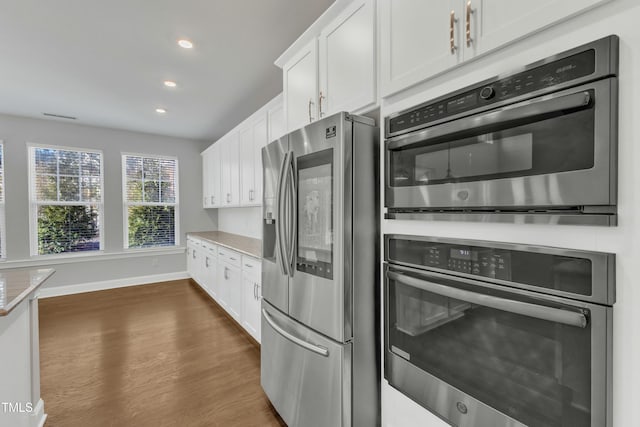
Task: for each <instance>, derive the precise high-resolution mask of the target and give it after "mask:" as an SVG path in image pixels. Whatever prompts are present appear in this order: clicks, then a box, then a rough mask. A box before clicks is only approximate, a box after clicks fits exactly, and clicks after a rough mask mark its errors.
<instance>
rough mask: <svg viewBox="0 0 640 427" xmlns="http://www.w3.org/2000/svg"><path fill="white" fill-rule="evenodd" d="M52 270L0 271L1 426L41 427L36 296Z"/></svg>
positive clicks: (21, 269)
mask: <svg viewBox="0 0 640 427" xmlns="http://www.w3.org/2000/svg"><path fill="white" fill-rule="evenodd" d="M54 271H55V270H53V269H52V268H20V269H6V270H0V426H3V427H4V426H11V427H40V426H42V425H43V424H44V421H45V419H46V417H47V416H46V414H45V412H44V402H43V401H42V399H41V398H40V348H39V347H40V343H39V329H38V326H39V323H38V297H37V292H38V290H39V288H40V286H41V285H42V284H43V283H44V282H45V281H46V280H47V279H48V278H49V277H50V276H51V275H52V274H53V273H54Z"/></svg>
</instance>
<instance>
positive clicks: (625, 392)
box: [382, 0, 640, 427]
mask: <svg viewBox="0 0 640 427" xmlns="http://www.w3.org/2000/svg"><path fill="white" fill-rule="evenodd" d="M638 22H640V4H639V3H638V2H637V1H636V0H615V1H613V2H611V3H610V4H607V5H605V6H603V7H600V8H597V9H594V10H592V11H590V12H588V13H586V14H584V15H581V16H579V17H576V18H574V19H572V20H571V21H569V22H565V23H562V24H560V25H558V26H555V27H552V28H550V29H547V30H545V31H543V32H541V33H538V34H536V35H535V36H532V37H529V38H527V39H526V40H522V41H520V42H517V43H515V44H514V45H511V46H508V47H506V48H504V49H501V50H500V51H498V52H495V53H493V54H490V55H488V56H486V57H484V58H481V59H479V60H477V61H474V62H472V63H469V64H466V65H464V66H462V67H460V68H457V69H455V70H453V71H451V72H448V73H446V74H445V75H443V76H440V77H438V78H435V79H433V80H431V81H429V82H427V83H424V84H422V85H420V86H418V87H415V88H412V89H410V90H407V91H405V92H404V93H401V94H398V95H395V96H394V97H392V98H391V99H388V100H387V101H386V102H384V103H383V106H382V116H383V117H384V116H386V115H388V114H390V113H392V112H395V111H399V110H402V109H404V108H408V107H411V106H412V105H415V104H418V103H421V102H425V101H427V100H429V99H432V98H435V97H438V96H441V95H444V94H446V93H447V92H450V91H452V90H454V89H457V88H460V87H464V86H467V85H470V84H473V83H476V82H478V81H481V80H484V79H487V78H490V77H492V76H494V75H497V74H500V73H504V72H509V71H510V70H513V69H515V68H517V67H520V66H522V65H524V64H528V63H530V62H533V61H536V60H539V59H542V58H545V57H547V56H549V55H551V54H554V53H557V52H561V51H563V50H566V49H570V48H573V47H576V46H578V45H580V44H583V43H587V42H590V41H593V40H595V39H598V38H601V37H604V36H607V35H610V34H618V35H619V36H620V77H619V83H620V122H619V162H618V165H619V175H618V176H619V190H618V197H619V209H618V211H619V225H618V226H617V227H578V226H558V225H516V224H478V223H454V222H427V221H399V220H396V221H393V220H383V221H382V232H383V233H405V234H417V235H425V236H443V237H457V238H468V239H480V240H493V241H508V242H516V243H529V244H538V245H547V246H558V247H564V248H576V249H585V250H594V251H604V252H614V253H616V255H617V260H616V262H617V271H616V273H617V302H616V304H615V305H614V325H613V335H614V336H613V340H614V344H613V346H614V348H613V425H614V426H616V427H628V426H636V425H640V424H639V421H638V419H639V418H640V417H639V415H638V412H637V406H638V397H639V394H638V384H640V363H639V361H640V335H639V334H638V332H637V328H638V325H640V310H639V309H638V307H639V306H640V284H639V283H638V277H640V262H639V260H640V246H639V244H638V242H640V215H639V214H638V212H640V197H638V196H637V194H638V189H637V188H638V184H639V183H640V168H639V167H638V164H640V149H639V148H638V144H639V143H640V141H639V137H640V120H639V118H640V25H638ZM383 420H384V422H383V425H384V426H389V427H391V426H393V427H415V426H422V427H444V426H446V425H447V424H446V423H445V422H443V421H442V420H440V419H438V418H437V417H435V416H434V415H432V414H431V413H429V412H428V411H427V410H425V409H423V408H422V407H420V406H419V405H417V404H415V403H414V402H412V401H411V400H409V399H408V398H406V397H405V396H404V395H402V394H400V393H399V392H398V391H396V390H395V389H393V388H391V387H390V386H389V385H388V383H387V382H386V381H384V380H383Z"/></svg>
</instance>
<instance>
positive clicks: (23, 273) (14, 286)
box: [0, 268, 55, 316]
mask: <svg viewBox="0 0 640 427" xmlns="http://www.w3.org/2000/svg"><path fill="white" fill-rule="evenodd" d="M54 271H55V270H54V269H53V268H16V269H7V270H0V316H7V315H8V314H9V313H10V312H11V310H13V309H14V308H16V307H17V306H18V304H20V303H21V302H22V301H23V300H24V299H25V298H27V297H28V296H29V295H30V294H31V293H33V292H34V291H35V290H36V289H38V288H39V287H40V285H42V284H43V283H44V282H45V280H47V279H48V278H49V277H51V275H52V274H53V273H54Z"/></svg>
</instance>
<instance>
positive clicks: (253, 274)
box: [242, 256, 262, 342]
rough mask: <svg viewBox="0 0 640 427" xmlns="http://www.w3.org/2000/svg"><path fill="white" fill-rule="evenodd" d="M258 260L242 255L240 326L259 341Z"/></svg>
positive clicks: (259, 284) (259, 266)
mask: <svg viewBox="0 0 640 427" xmlns="http://www.w3.org/2000/svg"><path fill="white" fill-rule="evenodd" d="M260 271H261V265H260V260H258V259H255V258H251V257H247V256H243V257H242V327H243V328H245V329H246V330H247V332H249V333H250V334H251V336H252V337H253V338H255V339H256V341H258V342H260V308H261V307H260V299H261V298H262V286H261V280H260Z"/></svg>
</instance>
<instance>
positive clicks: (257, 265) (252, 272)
mask: <svg viewBox="0 0 640 427" xmlns="http://www.w3.org/2000/svg"><path fill="white" fill-rule="evenodd" d="M261 270H262V262H261V261H260V260H259V259H257V258H254V257H250V256H247V255H243V256H242V273H243V274H244V275H246V276H248V277H253V278H256V277H260V272H261Z"/></svg>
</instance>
